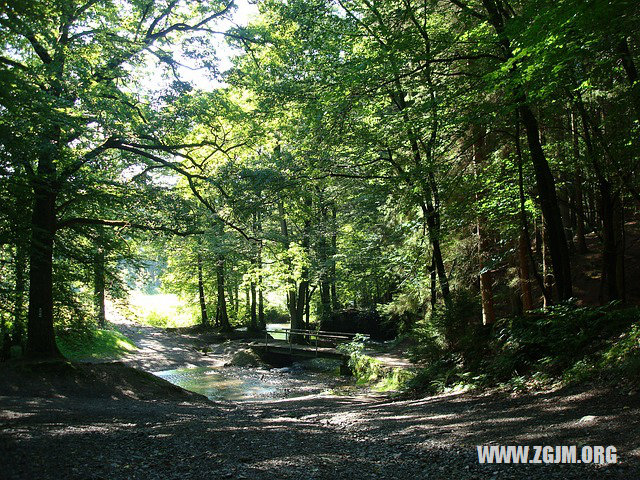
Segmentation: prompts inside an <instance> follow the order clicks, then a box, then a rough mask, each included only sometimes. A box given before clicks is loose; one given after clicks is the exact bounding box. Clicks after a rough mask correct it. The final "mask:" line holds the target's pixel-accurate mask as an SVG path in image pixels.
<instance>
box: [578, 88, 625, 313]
mask: <svg viewBox="0 0 640 480" xmlns="http://www.w3.org/2000/svg"><path fill="white" fill-rule="evenodd" d="M576 104H577V107H578V111H579V112H580V116H581V118H582V127H583V130H584V141H585V145H586V147H587V156H588V158H589V159H590V160H591V164H592V166H593V169H594V172H595V174H596V180H597V187H598V190H599V198H598V200H599V207H600V208H599V213H600V218H601V221H602V270H601V271H602V274H601V288H600V301H601V302H603V301H604V300H605V299H606V300H608V301H611V300H617V299H619V298H620V292H618V284H617V279H618V273H617V268H618V263H617V246H616V224H615V212H616V209H617V202H618V201H619V198H618V195H617V193H616V192H614V191H613V187H612V185H611V183H610V182H609V180H608V179H607V178H606V177H605V173H604V171H603V169H602V166H601V162H600V161H599V160H598V158H597V156H596V151H595V145H594V143H593V140H592V137H591V129H590V124H591V122H590V120H589V117H588V114H587V111H586V109H585V107H584V103H583V102H582V98H581V96H580V94H579V93H578V94H577V102H576Z"/></svg>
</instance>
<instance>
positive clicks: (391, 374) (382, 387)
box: [349, 352, 416, 392]
mask: <svg viewBox="0 0 640 480" xmlns="http://www.w3.org/2000/svg"><path fill="white" fill-rule="evenodd" d="M349 367H350V368H351V371H352V372H353V375H354V377H355V378H356V384H357V385H360V386H364V385H370V386H371V388H372V389H373V390H375V391H377V392H391V391H400V390H403V389H404V388H405V386H406V385H407V384H408V383H409V382H410V381H411V380H412V379H413V378H414V377H415V375H416V374H415V372H414V371H412V370H408V369H406V368H400V367H387V366H385V365H384V364H382V363H381V362H380V361H379V360H376V359H375V358H372V357H369V356H368V355H363V354H362V353H360V352H352V353H351V356H350V357H349Z"/></svg>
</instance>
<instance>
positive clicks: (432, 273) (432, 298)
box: [429, 253, 438, 312]
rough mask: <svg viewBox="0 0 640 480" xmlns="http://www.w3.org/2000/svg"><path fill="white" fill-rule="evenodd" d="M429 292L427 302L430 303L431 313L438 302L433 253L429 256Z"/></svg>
mask: <svg viewBox="0 0 640 480" xmlns="http://www.w3.org/2000/svg"><path fill="white" fill-rule="evenodd" d="M429 290H430V296H429V301H430V302H431V311H432V312H433V309H434V308H435V306H436V302H437V301H438V289H437V288H436V257H435V256H434V255H433V253H432V254H431V263H430V264H429Z"/></svg>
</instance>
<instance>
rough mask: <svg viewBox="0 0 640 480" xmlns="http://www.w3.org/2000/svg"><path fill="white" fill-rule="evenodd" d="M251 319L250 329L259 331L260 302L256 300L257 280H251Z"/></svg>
mask: <svg viewBox="0 0 640 480" xmlns="http://www.w3.org/2000/svg"><path fill="white" fill-rule="evenodd" d="M250 289H251V321H250V322H249V330H251V331H254V332H255V331H257V330H258V313H257V309H258V302H257V300H256V296H257V295H256V282H254V281H253V280H252V281H251V286H250Z"/></svg>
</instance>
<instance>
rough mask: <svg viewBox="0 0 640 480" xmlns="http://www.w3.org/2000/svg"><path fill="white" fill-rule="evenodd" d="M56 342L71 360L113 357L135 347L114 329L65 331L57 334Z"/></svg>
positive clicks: (119, 355) (129, 351)
mask: <svg viewBox="0 0 640 480" xmlns="http://www.w3.org/2000/svg"><path fill="white" fill-rule="evenodd" d="M56 342H57V344H58V348H59V349H60V351H61V352H62V354H63V355H64V356H65V357H66V358H67V359H69V360H72V361H77V360H88V359H92V360H101V359H114V358H119V357H121V356H123V355H126V354H128V353H131V352H133V351H135V350H136V349H137V347H136V346H135V345H134V344H133V343H132V342H131V340H129V339H128V338H127V337H125V336H124V335H122V334H121V333H120V332H118V331H115V330H101V329H90V330H86V331H82V332H81V331H73V332H65V333H63V334H61V335H58V336H57V338H56Z"/></svg>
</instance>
